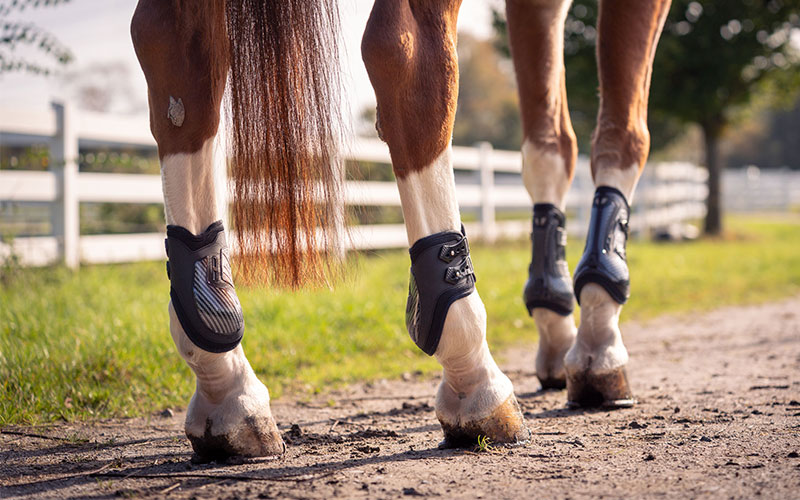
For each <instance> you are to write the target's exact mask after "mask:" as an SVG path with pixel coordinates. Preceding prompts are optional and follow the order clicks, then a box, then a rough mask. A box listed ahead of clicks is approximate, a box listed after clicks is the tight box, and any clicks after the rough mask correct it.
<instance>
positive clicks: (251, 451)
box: [186, 417, 286, 463]
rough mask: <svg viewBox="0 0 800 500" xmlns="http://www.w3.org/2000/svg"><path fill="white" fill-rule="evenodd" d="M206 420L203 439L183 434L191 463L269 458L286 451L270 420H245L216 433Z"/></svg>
mask: <svg viewBox="0 0 800 500" xmlns="http://www.w3.org/2000/svg"><path fill="white" fill-rule="evenodd" d="M214 427H215V426H214V423H213V422H212V421H211V419H210V418H209V419H208V420H207V421H206V430H205V433H204V434H203V435H202V436H193V435H191V434H189V433H188V432H187V433H186V437H188V438H189V441H190V442H191V443H192V449H193V450H194V455H193V456H192V462H194V463H207V462H212V461H217V462H219V461H224V460H226V459H228V458H230V457H237V456H238V457H268V456H274V455H282V454H283V453H284V452H285V451H286V445H285V444H284V443H283V439H282V438H281V435H280V432H278V426H277V425H275V421H274V420H273V419H272V417H266V418H265V417H246V418H245V419H244V420H243V421H242V422H241V423H240V424H239V425H236V426H234V427H233V428H230V429H227V430H226V431H225V432H223V433H221V434H215V433H214V431H213V429H214Z"/></svg>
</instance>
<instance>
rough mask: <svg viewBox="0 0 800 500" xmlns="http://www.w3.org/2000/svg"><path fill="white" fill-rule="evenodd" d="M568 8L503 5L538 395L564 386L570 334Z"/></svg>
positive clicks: (554, 0) (518, 0)
mask: <svg viewBox="0 0 800 500" xmlns="http://www.w3.org/2000/svg"><path fill="white" fill-rule="evenodd" d="M570 3H571V1H570V0H507V1H506V12H507V16H506V18H507V19H508V33H509V39H510V42H511V53H512V58H513V60H514V68H515V72H516V75H517V87H518V89H519V98H520V105H521V112H522V125H523V132H524V138H525V139H524V142H523V145H522V181H523V183H524V184H525V188H526V189H527V190H528V194H529V195H530V197H531V200H532V201H533V203H534V205H533V207H534V208H533V232H532V234H531V240H532V243H533V245H532V246H533V255H532V258H531V265H530V267H529V269H528V271H529V279H528V281H527V283H526V284H525V290H524V296H523V299H524V300H525V305H526V307H527V308H528V312H529V314H530V315H531V316H533V318H534V320H535V321H536V327H537V329H538V330H539V350H538V353H537V355H536V375H537V376H538V377H539V381H540V382H541V384H542V388H543V389H551V388H557V389H563V388H564V387H565V385H566V376H565V374H564V355H565V354H566V352H567V350H568V349H569V348H570V347H571V346H572V343H573V341H574V339H575V332H576V329H575V321H574V320H573V317H572V310H573V308H574V301H575V299H574V294H573V291H572V279H571V278H570V276H569V268H568V267H567V262H566V256H565V244H566V228H565V223H566V218H565V217H564V213H563V210H564V206H565V203H566V197H567V190H568V189H569V186H570V183H571V182H572V176H573V172H574V169H575V159H576V156H577V143H576V140H575V133H574V132H573V130H572V123H571V122H570V119H569V111H568V109H567V92H566V84H565V80H564V21H565V19H566V16H567V10H568V8H569V5H570Z"/></svg>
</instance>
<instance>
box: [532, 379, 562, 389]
mask: <svg viewBox="0 0 800 500" xmlns="http://www.w3.org/2000/svg"><path fill="white" fill-rule="evenodd" d="M537 378H538V379H539V383H540V384H541V385H542V389H541V390H543V391H549V390H557V391H560V390H562V389H564V388H565V387H567V379H564V378H556V377H545V378H541V377H538V376H537Z"/></svg>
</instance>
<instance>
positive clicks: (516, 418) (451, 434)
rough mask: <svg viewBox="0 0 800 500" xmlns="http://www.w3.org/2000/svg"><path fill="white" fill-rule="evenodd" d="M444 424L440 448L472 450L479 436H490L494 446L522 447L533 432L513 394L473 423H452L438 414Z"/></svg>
mask: <svg viewBox="0 0 800 500" xmlns="http://www.w3.org/2000/svg"><path fill="white" fill-rule="evenodd" d="M436 416H437V417H438V418H439V422H440V423H441V424H442V431H443V432H444V441H442V442H441V443H440V444H439V448H442V449H444V448H469V447H472V446H475V445H476V444H478V438H479V437H483V436H485V437H487V438H488V439H489V442H490V443H491V444H493V445H498V444H500V445H508V446H521V445H524V444H526V443H528V442H529V441H530V439H531V431H530V430H528V427H527V426H526V425H525V418H524V417H523V416H522V410H521V409H520V407H519V404H518V403H517V398H516V397H514V395H513V394H511V395H510V396H509V397H508V399H506V400H505V401H504V402H503V403H502V404H501V405H500V406H498V407H497V408H496V409H495V410H494V411H493V412H492V413H491V415H489V416H488V417H486V418H482V419H480V420H476V421H472V422H460V423H455V424H451V423H449V422H447V421H445V420H443V419H442V417H441V415H439V413H438V412H437V415H436Z"/></svg>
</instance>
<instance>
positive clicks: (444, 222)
mask: <svg viewBox="0 0 800 500" xmlns="http://www.w3.org/2000/svg"><path fill="white" fill-rule="evenodd" d="M397 188H398V190H399V191H400V200H401V202H402V206H403V219H404V220H405V223H406V232H407V233H408V246H409V247H410V246H411V245H413V244H414V242H416V241H417V240H418V239H420V238H424V237H425V236H430V235H431V234H435V233H440V232H442V231H461V215H460V213H459V211H458V200H457V199H456V182H455V177H454V176H453V160H452V151H451V149H450V148H449V147H448V148H447V149H446V150H445V151H443V152H442V154H440V155H439V157H438V158H436V160H434V162H433V163H432V164H431V165H429V166H427V167H425V168H424V169H422V170H420V171H419V172H412V173H411V174H409V175H408V176H406V177H404V178H402V179H397Z"/></svg>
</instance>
